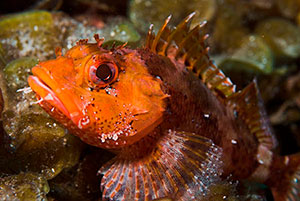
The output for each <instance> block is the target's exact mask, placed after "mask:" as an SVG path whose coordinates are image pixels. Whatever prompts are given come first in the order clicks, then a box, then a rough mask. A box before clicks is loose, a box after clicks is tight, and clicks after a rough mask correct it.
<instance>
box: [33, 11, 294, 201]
mask: <svg viewBox="0 0 300 201" xmlns="http://www.w3.org/2000/svg"><path fill="white" fill-rule="evenodd" d="M192 16H193V15H190V16H188V17H187V18H186V19H185V20H183V21H182V23H180V24H179V25H178V26H177V28H176V29H172V28H169V27H168V26H167V24H168V21H169V19H170V18H168V19H167V20H166V22H165V24H164V25H163V26H162V28H161V29H160V31H159V32H158V33H157V35H155V34H154V33H153V32H152V29H150V30H149V33H148V37H147V40H146V44H145V47H142V48H137V49H130V48H127V47H125V46H120V47H117V48H111V49H106V48H105V47H103V45H102V43H103V40H101V39H99V37H98V36H96V37H95V39H96V43H88V42H87V40H81V41H79V42H78V43H77V45H76V46H74V47H73V48H71V49H70V50H69V51H68V52H67V53H66V54H65V55H61V53H60V52H58V54H57V55H58V56H57V58H56V59H54V60H49V61H45V62H40V63H39V64H38V65H37V66H35V67H34V68H33V69H32V72H33V76H30V77H29V79H28V82H29V85H30V86H31V88H32V89H33V91H35V92H36V94H37V97H38V99H39V100H40V101H39V102H40V105H41V106H42V107H43V108H44V109H45V110H46V111H47V112H48V113H49V114H50V115H51V116H53V118H55V119H56V120H58V121H59V122H60V123H62V124H63V125H64V126H65V127H67V128H68V129H69V130H70V131H71V132H72V133H73V134H75V135H77V136H78V137H80V138H81V140H82V141H84V142H86V143H87V144H90V145H93V146H97V147H100V148H105V149H109V150H112V151H113V152H115V153H117V156H116V157H115V158H114V159H113V160H111V161H110V162H109V163H108V164H106V165H105V166H104V167H102V168H101V170H100V172H101V173H102V174H103V178H102V181H101V190H102V191H103V198H104V199H109V200H152V199H157V198H161V197H172V198H174V199H176V200H187V197H190V198H195V197H197V196H199V197H204V199H205V193H206V192H207V189H208V188H209V186H210V185H211V184H213V183H214V182H216V181H218V180H220V179H222V178H226V177H228V176H229V175H231V177H232V179H250V180H255V181H259V182H262V183H266V184H268V185H270V187H271V189H272V191H273V195H274V197H275V200H276V201H281V200H288V198H289V197H292V198H296V197H297V196H299V191H298V189H299V184H298V183H297V182H295V181H296V180H298V178H299V176H300V174H299V171H300V168H299V165H300V158H299V156H298V155H294V156H286V157H281V156H277V155H275V154H273V152H272V149H273V148H274V147H275V146H276V140H275V138H274V137H273V134H272V130H271V128H270V127H269V124H268V121H267V118H266V113H265V111H264V108H263V105H262V101H261V98H260V96H259V91H258V89H257V85H256V82H255V81H253V82H252V83H250V84H249V86H247V87H246V88H245V89H243V90H241V91H235V86H234V85H233V84H232V83H231V81H230V79H229V78H227V77H226V76H225V75H224V74H223V73H222V72H221V71H220V70H219V69H218V68H217V67H216V66H215V65H214V64H213V62H212V61H211V60H210V59H209V57H208V55H207V52H208V49H207V47H206V45H205V39H206V37H207V36H206V35H205V33H203V31H202V29H201V27H202V25H199V26H196V27H195V28H194V29H193V30H190V29H189V23H190V21H191V18H192ZM277 178H281V179H282V183H284V187H282V185H281V183H280V182H277V183H274V181H277Z"/></svg>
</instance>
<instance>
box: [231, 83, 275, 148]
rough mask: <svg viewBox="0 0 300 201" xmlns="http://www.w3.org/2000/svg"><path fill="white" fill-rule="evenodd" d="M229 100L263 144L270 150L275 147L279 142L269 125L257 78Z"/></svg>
mask: <svg viewBox="0 0 300 201" xmlns="http://www.w3.org/2000/svg"><path fill="white" fill-rule="evenodd" d="M227 101H228V104H229V105H230V106H231V107H233V109H234V110H236V112H237V115H238V116H239V117H240V118H242V119H243V121H244V122H245V124H246V125H247V126H248V128H249V130H250V132H251V133H252V134H253V135H255V136H256V138H257V140H258V141H259V143H261V145H264V147H266V148H268V149H269V150H271V149H273V148H275V146H276V145H277V142H276V140H275V137H274V135H273V133H272V129H271V127H270V126H269V121H268V117H267V113H266V111H265V109H264V106H263V100H262V98H261V96H260V93H259V90H258V86H257V83H256V80H254V81H253V82H252V83H250V84H249V85H248V86H247V87H246V88H244V89H243V90H242V91H238V92H236V93H235V94H233V95H232V96H231V97H229V98H228V99H227Z"/></svg>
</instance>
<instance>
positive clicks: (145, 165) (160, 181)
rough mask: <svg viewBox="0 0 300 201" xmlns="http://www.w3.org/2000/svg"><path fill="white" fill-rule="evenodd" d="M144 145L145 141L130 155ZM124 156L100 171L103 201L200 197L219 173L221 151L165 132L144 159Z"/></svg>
mask: <svg viewBox="0 0 300 201" xmlns="http://www.w3.org/2000/svg"><path fill="white" fill-rule="evenodd" d="M148 140H149V139H148ZM141 141H143V140H141ZM145 144H147V139H145V140H144V142H139V144H138V145H135V147H134V148H132V149H134V150H131V152H132V153H133V152H136V151H138V150H137V148H136V147H137V146H139V147H140V148H141V149H143V148H144V146H145ZM150 144H151V143H150ZM148 145H149V143H148ZM139 151H141V150H139ZM128 153H130V152H128V151H126V150H124V151H121V153H120V154H119V155H118V156H117V157H116V158H115V159H114V160H113V162H110V163H109V164H107V165H105V166H104V167H102V168H101V170H100V173H101V174H103V178H102V181H101V189H102V192H103V199H104V200H153V199H157V198H162V197H171V198H173V199H175V200H182V198H181V196H183V195H184V194H185V196H186V193H187V192H189V193H190V194H191V195H190V196H191V197H193V196H196V195H199V196H200V195H201V196H202V195H204V194H205V193H206V191H207V188H208V187H209V186H210V185H211V184H213V183H215V182H216V181H219V179H220V178H219V177H220V174H221V173H222V168H221V166H222V162H221V159H220V157H221V155H222V149H221V148H219V147H218V146H216V145H215V144H213V142H212V141H211V140H210V139H207V138H204V137H202V136H199V135H196V134H193V133H186V132H175V131H169V132H168V133H167V134H166V135H165V136H163V137H161V138H160V139H159V141H158V142H157V144H155V149H153V150H152V151H151V152H150V153H149V154H147V155H146V156H144V157H141V158H134V159H132V158H130V157H128Z"/></svg>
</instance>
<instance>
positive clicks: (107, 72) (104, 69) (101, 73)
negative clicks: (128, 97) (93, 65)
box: [96, 64, 113, 82]
mask: <svg viewBox="0 0 300 201" xmlns="http://www.w3.org/2000/svg"><path fill="white" fill-rule="evenodd" d="M112 69H113V68H111V67H109V65H108V64H101V65H100V66H98V68H97V70H96V76H97V77H98V78H99V79H100V80H102V81H103V82H108V81H109V80H110V79H111V78H112V77H113V71H112Z"/></svg>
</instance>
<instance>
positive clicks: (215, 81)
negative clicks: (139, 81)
mask: <svg viewBox="0 0 300 201" xmlns="http://www.w3.org/2000/svg"><path fill="white" fill-rule="evenodd" d="M194 15H195V13H192V14H190V15H189V16H188V17H186V18H185V19H184V20H183V21H182V22H181V23H180V24H179V25H178V26H177V27H176V28H170V27H169V26H168V22H169V21H170V17H168V18H167V19H166V21H165V23H164V25H163V26H162V27H161V29H160V30H159V31H158V33H157V35H155V34H154V33H153V26H152V25H151V26H150V29H149V32H148V36H147V39H146V44H145V48H147V49H149V50H151V51H152V52H154V53H157V54H159V55H162V56H167V57H169V58H170V59H171V60H172V61H175V62H179V63H180V64H184V65H185V66H186V68H187V69H189V70H190V71H192V72H194V73H195V74H196V75H197V76H198V77H199V78H201V79H202V80H203V82H204V83H205V84H206V86H207V87H208V88H210V89H211V90H215V91H217V92H218V93H217V94H221V95H223V96H224V97H228V96H230V95H231V94H233V93H234V92H235V85H233V84H232V82H231V81H230V79H229V78H227V77H226V76H225V75H224V74H223V72H222V71H221V70H220V69H219V68H217V67H216V66H215V65H214V64H213V62H212V61H211V60H210V59H209V56H208V50H209V48H208V47H207V46H206V44H205V40H206V39H207V37H208V35H207V34H205V32H204V31H203V27H204V26H205V24H206V22H204V23H202V24H199V25H197V26H195V28H193V29H192V30H190V24H191V21H192V19H193V17H194Z"/></svg>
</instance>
